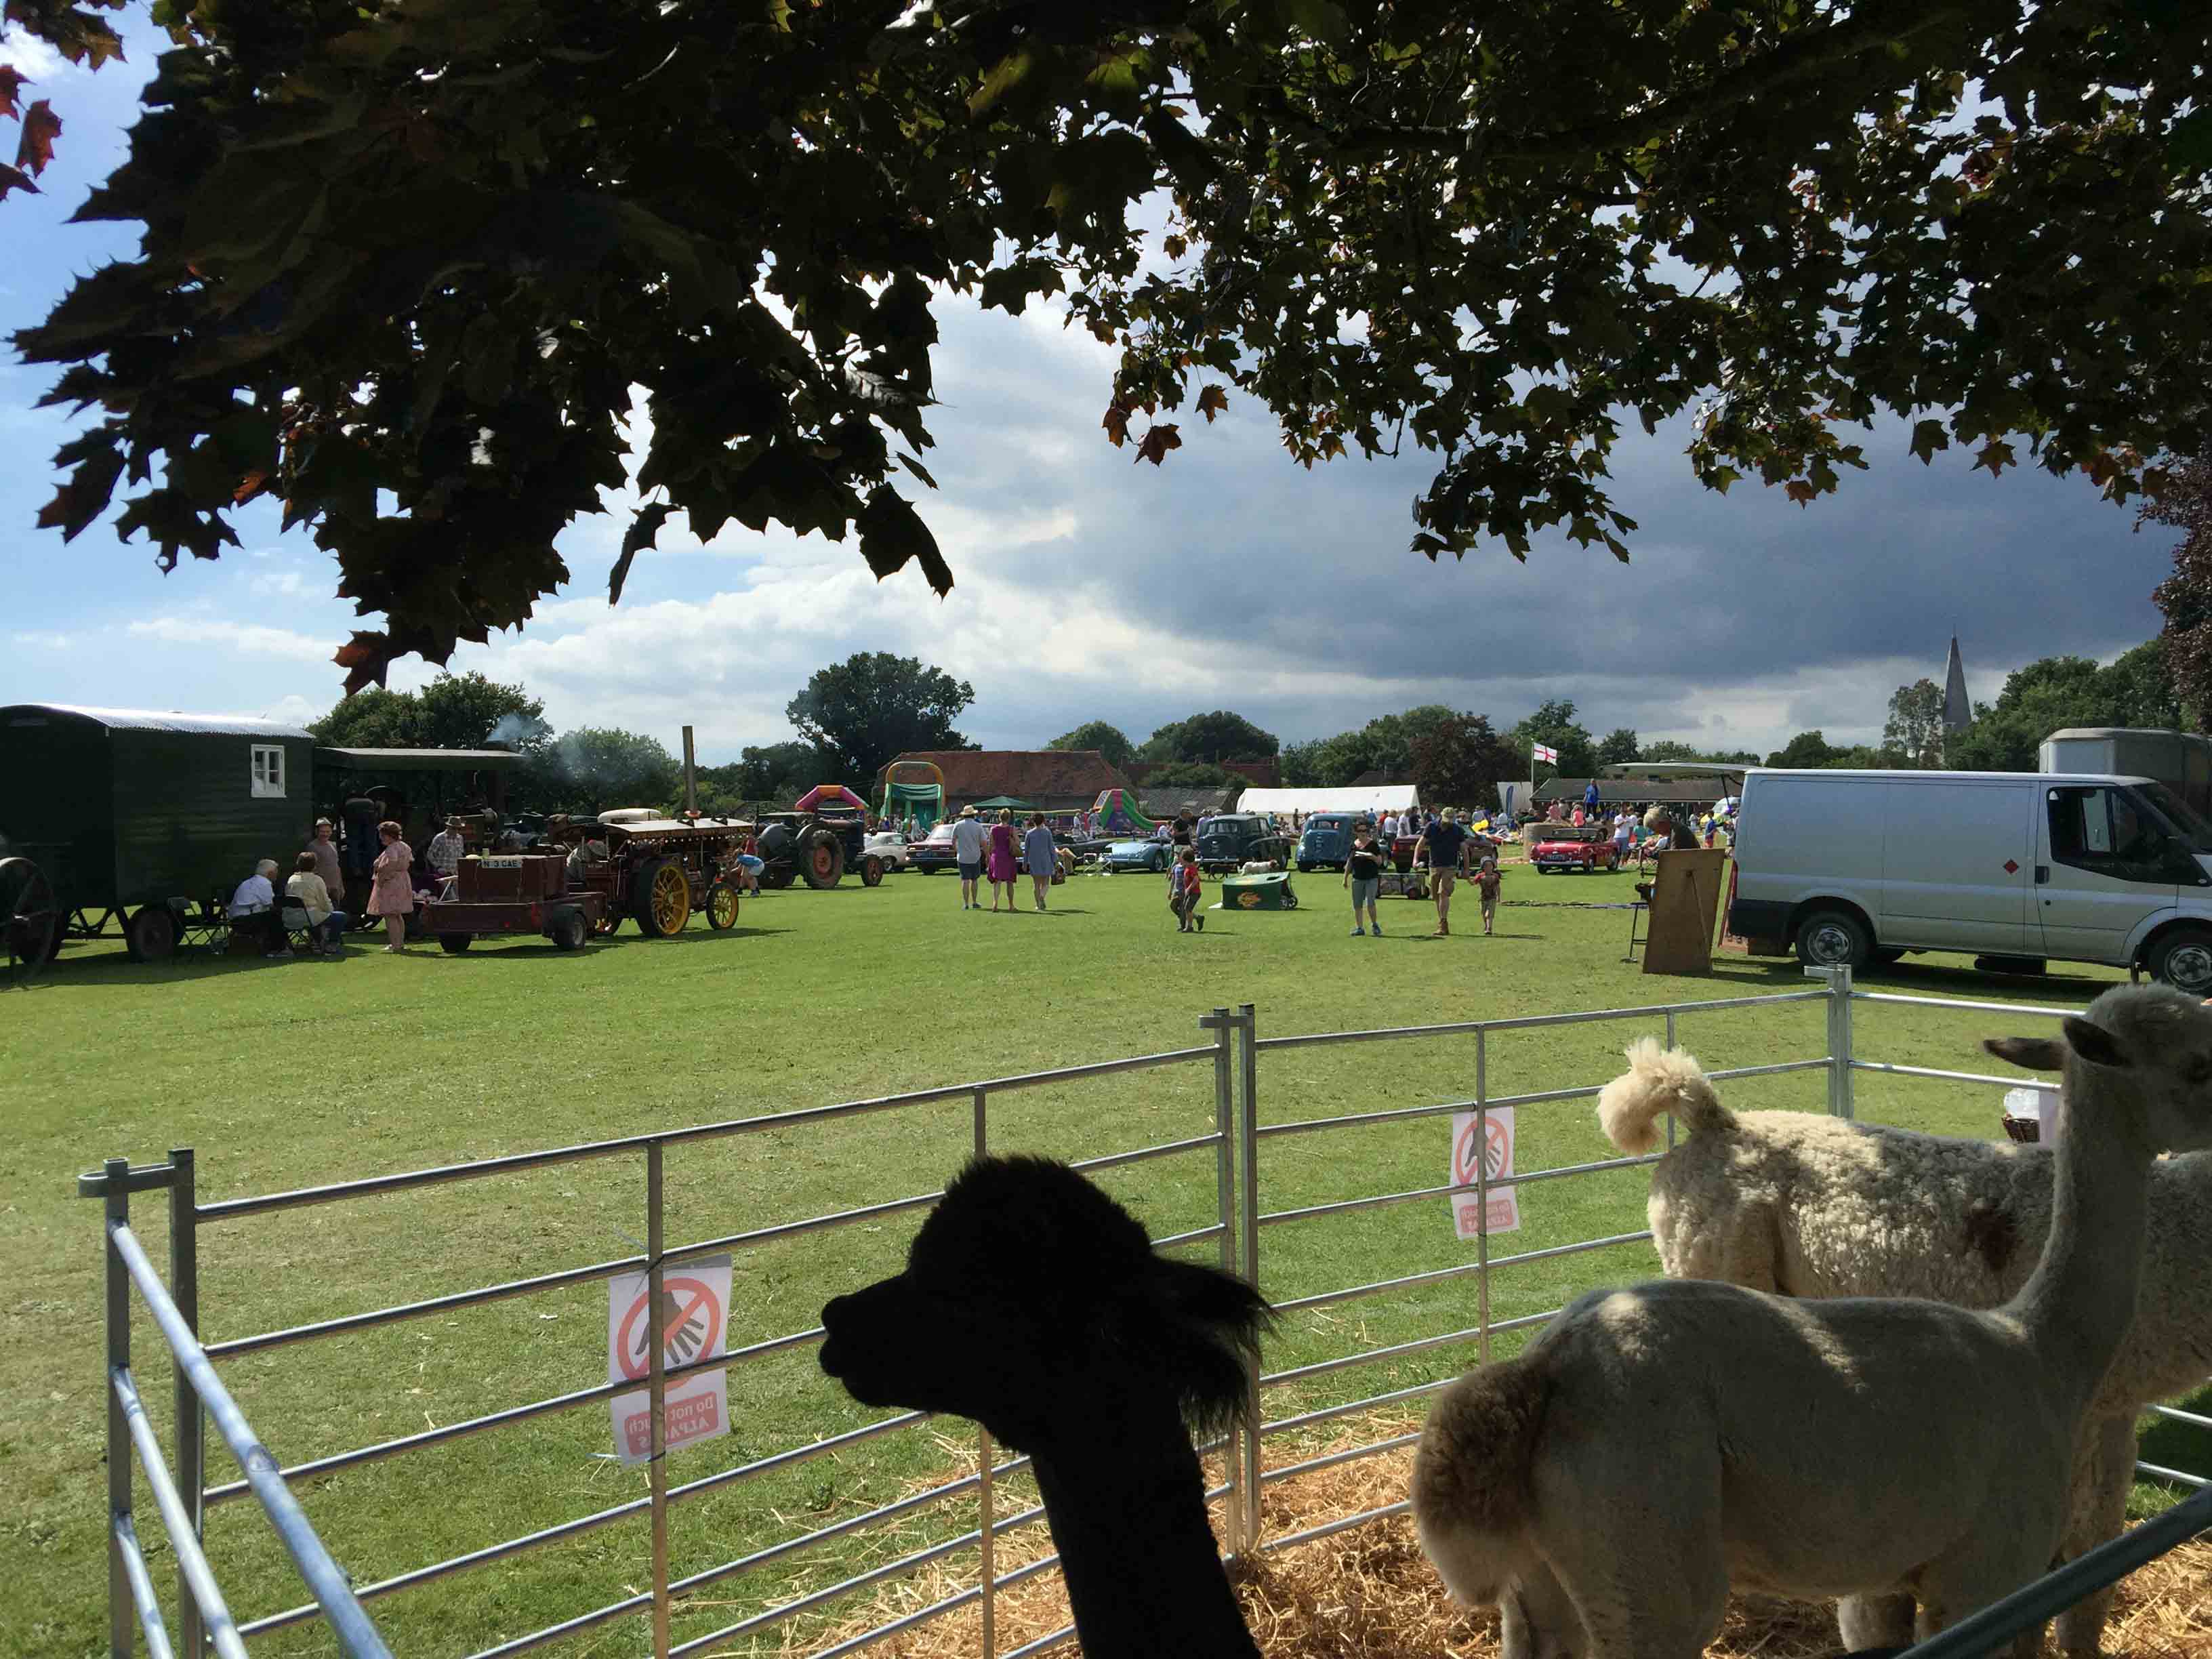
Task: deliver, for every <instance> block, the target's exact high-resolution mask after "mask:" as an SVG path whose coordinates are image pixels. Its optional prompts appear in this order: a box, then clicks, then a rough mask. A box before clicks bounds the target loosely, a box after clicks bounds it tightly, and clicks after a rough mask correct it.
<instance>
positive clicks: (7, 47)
mask: <svg viewBox="0 0 2212 1659" xmlns="http://www.w3.org/2000/svg"><path fill="white" fill-rule="evenodd" d="M0 64H8V65H9V67H10V68H12V69H14V70H17V71H18V72H20V73H21V76H22V77H23V78H24V79H25V80H26V81H31V82H46V81H54V80H58V79H59V78H60V77H61V76H64V75H74V74H76V73H78V72H79V71H78V70H77V68H76V64H72V63H70V61H69V59H68V58H64V57H63V56H62V55H61V53H60V52H57V51H55V50H54V48H53V47H52V46H49V45H47V44H46V42H45V41H44V40H40V39H39V38H38V37H37V36H36V35H33V34H27V33H24V32H23V31H22V30H21V29H19V28H8V29H4V30H0Z"/></svg>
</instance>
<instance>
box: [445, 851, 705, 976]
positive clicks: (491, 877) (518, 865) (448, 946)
mask: <svg viewBox="0 0 2212 1659" xmlns="http://www.w3.org/2000/svg"><path fill="white" fill-rule="evenodd" d="M606 910H607V895H606V893H605V891H604V890H599V889H597V888H592V887H588V886H572V885H571V884H570V881H569V856H568V854H565V853H483V854H474V853H472V854H469V855H468V856H467V857H465V858H464V859H463V860H461V861H460V864H459V866H458V867H457V868H456V869H455V871H454V872H453V886H452V888H451V890H450V894H449V896H441V897H438V898H434V899H432V900H430V901H429V902H428V903H426V904H424V905H423V906H422V930H423V932H425V933H429V934H431V935H433V936H434V937H435V939H437V941H438V943H439V945H441V947H442V948H443V949H444V950H445V951H447V952H448V953H449V954H453V955H459V953H460V952H461V951H465V950H467V949H468V948H469V946H470V945H473V944H474V943H475V942H476V941H477V939H483V938H485V937H486V936H488V935H495V934H502V933H538V934H542V935H543V936H544V937H545V938H547V939H551V940H552V941H553V946H554V948H555V949H556V950H559V951H578V950H581V949H582V948H583V946H584V943H585V941H586V939H590V938H591V936H592V934H594V933H600V932H604V931H605V927H604V924H605V919H606ZM734 916H735V912H734V910H732V919H734Z"/></svg>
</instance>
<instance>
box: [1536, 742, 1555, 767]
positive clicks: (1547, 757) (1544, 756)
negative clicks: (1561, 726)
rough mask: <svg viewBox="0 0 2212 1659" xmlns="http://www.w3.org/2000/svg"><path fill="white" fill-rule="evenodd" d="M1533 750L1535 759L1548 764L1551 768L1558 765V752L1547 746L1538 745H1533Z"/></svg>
mask: <svg viewBox="0 0 2212 1659" xmlns="http://www.w3.org/2000/svg"><path fill="white" fill-rule="evenodd" d="M1535 750H1536V758H1537V759H1538V760H1540V761H1546V762H1548V763H1550V764H1552V765H1553V766H1557V765H1558V764H1559V750H1556V749H1554V748H1553V747H1552V746H1551V745H1550V744H1543V743H1540V744H1536V745H1535Z"/></svg>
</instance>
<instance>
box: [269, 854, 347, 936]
mask: <svg viewBox="0 0 2212 1659" xmlns="http://www.w3.org/2000/svg"><path fill="white" fill-rule="evenodd" d="M297 864H298V867H297V868H296V869H295V870H294V871H293V872H292V873H291V875H290V877H289V878H287V879H286V881H285V883H284V896H285V897H286V898H288V899H289V900H291V901H292V902H294V903H295V904H297V905H298V906H299V907H300V908H301V909H303V910H305V911H306V912H307V925H308V927H312V928H313V929H314V939H315V954H316V955H317V956H323V957H335V956H338V955H341V954H343V951H344V950H345V946H344V945H343V944H342V943H340V940H341V939H342V937H343V934H344V933H345V930H346V923H347V921H349V917H348V916H347V915H346V913H345V912H344V911H343V910H339V909H336V908H332V904H331V890H330V884H329V883H327V882H325V880H324V879H323V878H322V873H321V872H320V871H319V870H318V869H317V868H316V867H315V866H316V859H315V855H314V854H313V853H312V852H308V853H302V854H300V856H299V859H298V860H297Z"/></svg>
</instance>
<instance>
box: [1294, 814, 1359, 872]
mask: <svg viewBox="0 0 2212 1659" xmlns="http://www.w3.org/2000/svg"><path fill="white" fill-rule="evenodd" d="M1358 822H1359V814H1358V813H1357V812H1316V813H1315V814H1314V815H1313V816H1312V817H1310V818H1308V819H1307V820H1306V832H1305V834H1304V835H1303V836H1299V837H1298V868H1299V869H1301V870H1316V869H1342V868H1343V867H1344V861H1345V860H1346V859H1348V858H1350V857H1351V856H1352V826H1353V825H1354V824H1356V823H1358Z"/></svg>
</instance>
